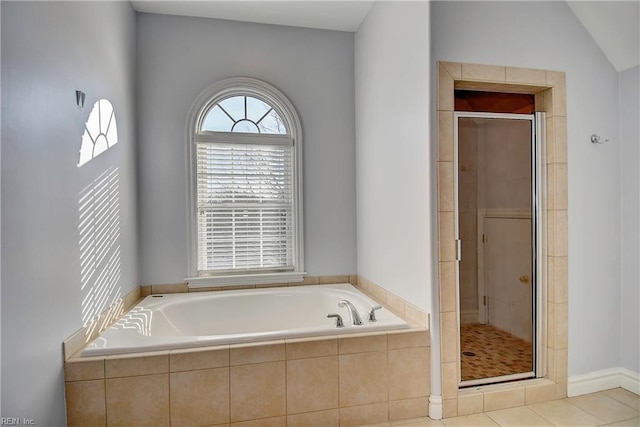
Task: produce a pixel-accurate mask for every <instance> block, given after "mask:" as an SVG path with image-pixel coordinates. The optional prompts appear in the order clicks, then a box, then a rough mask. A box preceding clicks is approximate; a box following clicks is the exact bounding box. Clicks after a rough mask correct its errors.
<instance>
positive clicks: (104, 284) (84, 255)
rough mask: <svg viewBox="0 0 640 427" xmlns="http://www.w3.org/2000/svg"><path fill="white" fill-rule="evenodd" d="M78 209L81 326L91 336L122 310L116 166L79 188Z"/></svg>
mask: <svg viewBox="0 0 640 427" xmlns="http://www.w3.org/2000/svg"><path fill="white" fill-rule="evenodd" d="M78 210H79V215H80V222H79V226H78V231H79V236H80V240H79V244H80V277H81V288H80V289H81V292H82V325H83V327H88V328H89V329H90V330H89V335H90V334H91V333H92V332H93V330H94V329H95V328H96V327H99V328H102V327H103V326H104V325H105V324H107V323H109V322H111V321H112V320H113V319H114V318H115V317H116V316H117V315H118V314H120V313H121V311H122V287H121V286H120V285H119V282H120V277H121V275H122V271H121V251H120V180H119V174H118V168H115V167H111V168H109V169H107V170H106V171H105V172H104V173H103V174H102V175H100V176H99V177H98V178H97V179H95V180H94V181H93V182H91V183H90V184H89V185H88V186H87V187H86V188H85V189H84V190H82V192H81V193H80V200H79V208H78ZM107 310H108V311H107ZM105 311H106V315H105V316H104V317H103V318H99V316H100V314H101V313H103V312H105ZM99 323H100V325H98V324H99Z"/></svg>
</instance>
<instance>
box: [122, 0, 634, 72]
mask: <svg viewBox="0 0 640 427" xmlns="http://www.w3.org/2000/svg"><path fill="white" fill-rule="evenodd" d="M373 1H374V0H356V1H346V0H345V1H341V0H332V1H300V0H283V1H272V0H262V1H259V0H254V1H237V0H236V1H219V0H211V1H189V0H180V1H150V0H134V1H132V2H131V3H132V4H133V7H134V8H135V9H136V10H137V11H139V12H150V13H163V14H170V15H185V16H201V17H206V18H219V19H229V20H233V21H247V22H258V23H264V24H277V25H290V26H294V27H307V28H321V29H328V30H339V31H356V30H357V29H358V27H359V26H360V24H361V23H362V21H363V20H364V18H365V16H366V15H367V13H368V12H369V9H370V8H371V5H372V4H373ZM568 4H569V7H570V8H571V10H572V11H573V12H574V13H575V15H576V16H577V17H578V19H579V20H580V22H582V24H583V25H584V26H585V28H586V29H587V31H589V33H590V34H591V36H592V37H593V39H594V40H595V42H596V43H597V44H598V46H600V48H601V49H602V51H603V52H604V54H605V55H606V57H607V58H608V59H609V61H610V62H611V64H612V65H613V66H614V67H615V68H616V70H618V71H623V70H626V69H628V68H632V67H634V66H636V65H638V64H640V30H639V28H640V0H626V1H568Z"/></svg>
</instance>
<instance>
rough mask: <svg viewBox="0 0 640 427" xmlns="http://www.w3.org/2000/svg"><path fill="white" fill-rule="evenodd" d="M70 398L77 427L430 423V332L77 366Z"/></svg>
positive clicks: (71, 420) (69, 375)
mask: <svg viewBox="0 0 640 427" xmlns="http://www.w3.org/2000/svg"><path fill="white" fill-rule="evenodd" d="M65 389H66V399H67V419H68V424H69V425H70V426H73V425H83V426H86V425H92V426H99V425H144V424H147V425H180V426H182V425H232V426H233V425H236V426H240V425H249V424H251V422H254V421H255V422H256V423H258V424H260V425H282V426H284V425H287V426H296V425H300V426H312V425H321V426H325V427H329V426H338V425H340V426H349V425H353V426H356V425H363V424H374V423H381V422H388V421H394V420H401V419H410V418H416V417H424V416H427V411H428V399H429V392H430V375H429V331H428V330H427V329H423V328H414V329H407V330H402V331H389V332H378V333H370V334H351V335H343V336H328V337H318V338H314V339H292V340H279V341H270V342H263V343H255V344H240V345H228V346H219V347H209V348H201V349H189V350H175V351H165V352H154V353H141V354H134V355H119V356H106V357H95V358H72V359H70V360H69V361H68V362H66V363H65ZM251 425H254V424H251ZM256 425H257V424H256Z"/></svg>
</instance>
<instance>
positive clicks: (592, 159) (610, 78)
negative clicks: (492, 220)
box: [431, 1, 621, 376]
mask: <svg viewBox="0 0 640 427" xmlns="http://www.w3.org/2000/svg"><path fill="white" fill-rule="evenodd" d="M431 30H432V32H431V40H432V43H431V60H432V65H434V64H435V61H456V62H467V63H480V64H494V65H508V66H515V67H531V68H542V69H547V70H557V71H564V72H566V78H567V116H568V117H567V126H568V158H569V167H568V181H569V192H568V197H569V367H568V369H569V375H570V376H571V375H576V374H585V373H588V372H592V371H598V370H602V369H607V368H614V367H618V366H620V353H619V352H618V351H612V349H618V348H620V318H619V312H620V298H621V293H620V280H621V268H620V259H621V245H620V239H621V229H620V221H619V218H620V215H621V198H620V193H621V192H620V166H621V160H620V138H619V121H618V73H617V72H616V70H615V69H614V68H613V66H612V65H611V64H610V63H609V62H608V61H607V58H606V57H605V56H604V54H603V53H602V51H601V50H600V49H599V48H598V46H597V45H596V43H595V42H594V41H593V39H592V38H591V36H590V35H589V34H588V33H587V31H586V29H585V28H584V27H583V26H582V24H581V23H580V22H579V21H578V19H577V18H576V16H575V15H574V14H573V13H572V12H571V10H570V9H569V7H568V6H567V4H566V3H565V2H484V1H481V2H433V3H432V4H431ZM433 76H434V73H432V78H433ZM432 87H435V80H432ZM432 99H433V97H432ZM432 102H433V101H432ZM432 105H435V103H433V104H432ZM433 120H435V119H433ZM593 133H596V134H599V135H601V136H603V137H605V138H609V139H610V140H611V142H609V143H607V144H604V145H594V144H592V143H591V142H590V141H589V137H590V135H591V134H593ZM433 173H435V171H433Z"/></svg>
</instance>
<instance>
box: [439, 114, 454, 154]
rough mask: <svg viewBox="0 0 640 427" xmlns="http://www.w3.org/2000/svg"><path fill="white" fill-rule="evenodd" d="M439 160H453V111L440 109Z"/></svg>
mask: <svg viewBox="0 0 640 427" xmlns="http://www.w3.org/2000/svg"><path fill="white" fill-rule="evenodd" d="M438 161H439V162H453V111H438Z"/></svg>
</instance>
